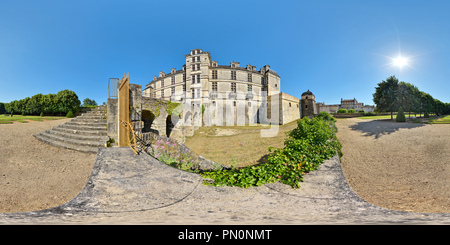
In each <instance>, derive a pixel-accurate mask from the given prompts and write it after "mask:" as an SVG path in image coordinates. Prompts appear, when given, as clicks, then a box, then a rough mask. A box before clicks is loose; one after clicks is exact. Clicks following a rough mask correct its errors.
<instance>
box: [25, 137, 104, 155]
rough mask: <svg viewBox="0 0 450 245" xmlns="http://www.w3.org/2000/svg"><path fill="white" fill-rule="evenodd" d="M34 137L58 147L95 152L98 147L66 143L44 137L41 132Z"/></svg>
mask: <svg viewBox="0 0 450 245" xmlns="http://www.w3.org/2000/svg"><path fill="white" fill-rule="evenodd" d="M34 137H35V138H36V139H38V140H40V141H42V142H44V143H47V144H49V145H52V146H55V147H58V148H64V149H70V150H75V151H81V152H88V153H97V151H98V148H99V147H90V146H83V145H74V144H71V143H67V142H62V141H56V140H52V139H50V138H48V137H46V136H45V135H42V133H40V134H35V135H34Z"/></svg>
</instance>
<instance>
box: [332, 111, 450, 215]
mask: <svg viewBox="0 0 450 245" xmlns="http://www.w3.org/2000/svg"><path fill="white" fill-rule="evenodd" d="M337 127H338V135H337V136H338V139H339V141H340V142H341V143H342V145H343V148H342V150H343V153H344V156H343V157H342V159H341V165H342V169H343V172H344V175H345V177H346V178H347V180H348V182H349V184H350V186H351V188H352V189H353V191H355V192H356V193H357V194H358V195H359V196H360V197H361V198H363V199H364V200H366V201H367V202H369V203H372V204H374V205H377V206H380V207H384V208H388V209H391V210H399V211H411V212H423V213H450V191H449V190H450V161H449V159H450V151H449V149H450V125H448V124H440V125H439V124H434V125H431V124H418V123H396V122H395V121H391V120H361V119H356V118H351V119H339V120H338V122H337Z"/></svg>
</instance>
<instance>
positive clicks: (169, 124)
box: [166, 115, 175, 137]
mask: <svg viewBox="0 0 450 245" xmlns="http://www.w3.org/2000/svg"><path fill="white" fill-rule="evenodd" d="M174 126H175V125H173V123H172V116H171V115H169V116H167V118H166V136H167V137H170V133H172V129H173V127H174Z"/></svg>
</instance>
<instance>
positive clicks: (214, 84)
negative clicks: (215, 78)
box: [212, 82, 217, 91]
mask: <svg viewBox="0 0 450 245" xmlns="http://www.w3.org/2000/svg"><path fill="white" fill-rule="evenodd" d="M212 91H217V82H212Z"/></svg>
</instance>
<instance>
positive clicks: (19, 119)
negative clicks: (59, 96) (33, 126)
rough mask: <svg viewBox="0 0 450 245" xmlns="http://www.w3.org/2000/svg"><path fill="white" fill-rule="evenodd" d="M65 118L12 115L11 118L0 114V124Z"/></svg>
mask: <svg viewBox="0 0 450 245" xmlns="http://www.w3.org/2000/svg"><path fill="white" fill-rule="evenodd" d="M64 118H66V117H60V116H44V117H40V116H22V115H14V116H12V117H11V115H9V114H0V124H11V123H13V122H21V123H27V122H29V121H37V122H41V121H48V120H58V119H64Z"/></svg>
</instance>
